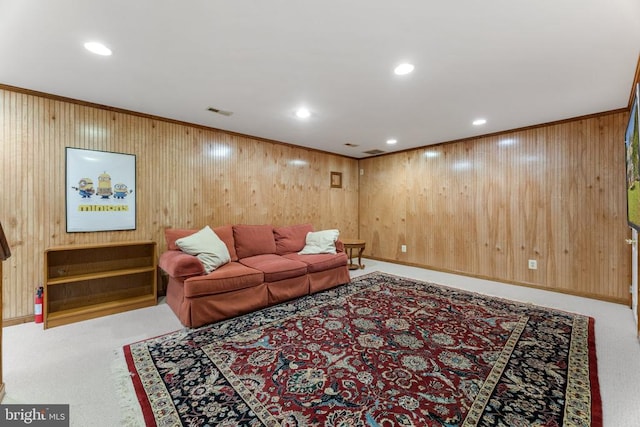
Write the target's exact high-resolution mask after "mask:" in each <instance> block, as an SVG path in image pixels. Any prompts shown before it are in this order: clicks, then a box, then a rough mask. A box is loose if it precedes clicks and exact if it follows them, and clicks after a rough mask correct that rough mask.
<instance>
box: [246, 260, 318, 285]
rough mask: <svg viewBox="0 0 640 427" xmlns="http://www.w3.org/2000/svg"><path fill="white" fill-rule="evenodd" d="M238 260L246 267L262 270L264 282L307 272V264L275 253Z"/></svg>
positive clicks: (302, 274)
mask: <svg viewBox="0 0 640 427" xmlns="http://www.w3.org/2000/svg"><path fill="white" fill-rule="evenodd" d="M240 262H241V263H242V264H244V265H246V266H247V267H251V268H255V269H256V270H260V271H262V272H263V273H264V281H265V282H277V281H279V280H284V279H289V278H292V277H298V276H304V275H305V274H307V264H305V263H304V262H301V261H297V260H292V259H287V258H284V257H281V256H280V255H275V254H263V255H254V256H252V257H246V258H240Z"/></svg>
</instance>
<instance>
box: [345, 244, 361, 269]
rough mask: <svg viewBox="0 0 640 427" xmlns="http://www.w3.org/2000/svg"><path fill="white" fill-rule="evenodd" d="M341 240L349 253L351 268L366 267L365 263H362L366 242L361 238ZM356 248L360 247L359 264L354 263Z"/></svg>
mask: <svg viewBox="0 0 640 427" xmlns="http://www.w3.org/2000/svg"><path fill="white" fill-rule="evenodd" d="M341 241H342V244H343V245H344V251H345V252H346V253H348V254H349V266H348V267H349V270H357V269H358V268H364V264H363V263H362V252H364V248H365V246H366V242H365V241H364V240H360V239H341ZM354 249H358V264H354V263H353V261H352V259H353V250H354Z"/></svg>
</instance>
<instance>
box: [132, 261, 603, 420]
mask: <svg viewBox="0 0 640 427" xmlns="http://www.w3.org/2000/svg"><path fill="white" fill-rule="evenodd" d="M593 326H594V325H593V319H592V318H589V317H586V316H582V315H578V314H572V313H566V312H562V311H557V310H552V309H548V308H543V307H537V306H533V305H528V304H522V303H518V302H514V301H508V300H504V299H498V298H493V297H488V296H484V295H479V294H474V293H469V292H465V291H460V290H455V289H452V288H447V287H443V286H440V285H435V284H432V283H425V282H420V281H417V280H412V279H407V278H402V277H397V276H391V275H388V274H383V273H372V274H369V275H367V276H363V277H360V278H357V279H354V281H353V282H352V283H351V284H349V285H345V286H341V287H339V288H336V289H333V290H329V291H325V292H322V293H319V294H316V295H312V296H309V297H305V298H302V299H299V300H295V301H292V302H290V303H286V304H281V305H278V306H276V307H271V308H268V309H265V310H261V311H259V312H256V313H252V314H249V315H246V316H242V317H238V318H234V319H230V320H227V321H223V322H219V323H216V324H214V325H210V326H206V327H203V328H199V329H193V330H187V329H185V330H181V331H177V332H174V333H171V334H168V335H164V336H161V337H158V338H154V339H150V340H146V341H142V342H139V343H135V344H131V345H127V346H125V347H124V351H125V357H126V359H127V363H128V366H129V371H130V372H131V374H132V379H133V382H134V387H135V389H136V392H137V395H138V400H139V402H140V405H141V407H142V410H143V413H144V417H145V422H146V424H147V425H160V426H169V425H189V426H205V425H222V426H263V425H265V426H336V427H337V426H476V425H483V426H569V425H571V426H574V425H576V426H601V425H602V410H601V402H600V393H599V388H598V378H597V368H596V357H595V342H594V331H593Z"/></svg>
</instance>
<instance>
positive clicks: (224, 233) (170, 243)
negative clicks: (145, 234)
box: [164, 225, 238, 261]
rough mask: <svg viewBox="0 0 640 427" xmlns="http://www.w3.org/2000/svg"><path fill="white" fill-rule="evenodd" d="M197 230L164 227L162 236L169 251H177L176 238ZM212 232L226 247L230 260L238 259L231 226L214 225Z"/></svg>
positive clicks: (189, 234)
mask: <svg viewBox="0 0 640 427" xmlns="http://www.w3.org/2000/svg"><path fill="white" fill-rule="evenodd" d="M197 232H198V229H197V228H196V229H193V228H165V230H164V238H165V240H166V241H167V249H169V250H171V251H178V250H180V248H179V247H178V245H176V240H178V239H181V238H183V237H187V236H191V235H192V234H195V233H197ZM213 232H214V233H216V236H218V237H219V238H220V240H222V241H223V242H224V244H225V246H226V247H227V250H228V251H229V255H230V256H231V261H238V254H237V253H236V246H235V243H234V241H233V228H232V227H231V226H230V225H222V226H220V227H215V228H214V229H213Z"/></svg>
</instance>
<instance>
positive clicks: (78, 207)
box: [66, 147, 136, 233]
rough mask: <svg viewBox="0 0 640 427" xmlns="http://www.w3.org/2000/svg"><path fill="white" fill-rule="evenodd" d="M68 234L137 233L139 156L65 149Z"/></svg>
mask: <svg viewBox="0 0 640 427" xmlns="http://www.w3.org/2000/svg"><path fill="white" fill-rule="evenodd" d="M66 165H67V175H66V205H67V233H77V232H91V231H116V230H135V229H136V191H135V190H136V156H135V155H133V154H122V153H110V152H107V151H95V150H85V149H81V148H71V147H66Z"/></svg>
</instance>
